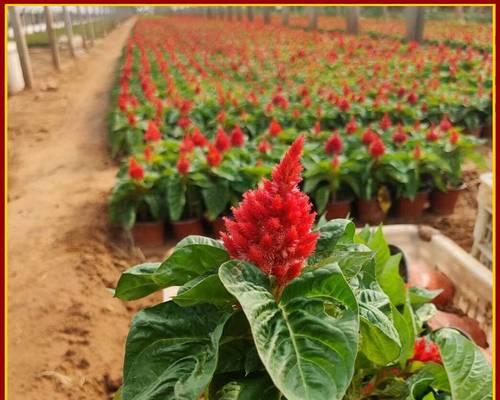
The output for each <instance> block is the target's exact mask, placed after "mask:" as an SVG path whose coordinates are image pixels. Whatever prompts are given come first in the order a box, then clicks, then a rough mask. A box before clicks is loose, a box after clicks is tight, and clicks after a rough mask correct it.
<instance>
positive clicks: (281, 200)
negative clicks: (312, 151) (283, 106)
mask: <svg viewBox="0 0 500 400" xmlns="http://www.w3.org/2000/svg"><path fill="white" fill-rule="evenodd" d="M303 146H304V137H303V136H300V137H299V138H298V139H297V140H296V141H295V142H294V143H293V144H292V146H291V147H290V149H289V150H288V152H287V153H286V154H285V156H284V157H283V159H282V160H281V162H280V163H279V164H278V165H277V166H276V167H275V168H274V170H273V172H272V180H267V179H265V180H264V181H263V184H262V185H261V186H260V187H259V188H258V189H255V190H251V191H248V192H246V193H245V194H244V196H243V200H242V202H241V203H240V205H239V207H237V208H235V209H233V215H234V220H230V219H227V218H226V219H225V224H226V231H227V232H226V233H224V234H222V240H223V241H224V245H225V246H226V249H227V250H228V252H229V254H230V255H231V257H233V258H237V259H241V260H245V261H249V262H251V263H253V264H255V265H256V266H257V267H259V268H260V269H261V270H262V271H263V272H264V273H266V274H268V275H272V276H275V277H276V280H277V283H278V285H279V286H284V285H285V284H286V283H287V282H288V281H290V280H291V279H293V278H295V277H297V276H298V275H299V274H300V271H301V270H302V267H303V265H304V261H305V260H306V259H307V257H309V256H310V255H311V253H312V252H313V251H314V249H315V247H316V241H317V239H318V233H314V232H311V227H312V225H313V222H314V218H315V216H316V214H315V213H314V212H311V207H312V206H311V203H310V201H309V198H308V197H307V196H306V195H305V194H304V193H302V192H301V191H300V190H299V188H298V186H297V185H298V184H299V182H300V181H301V180H302V178H301V176H300V174H301V172H302V165H301V164H300V157H301V154H302V148H303Z"/></svg>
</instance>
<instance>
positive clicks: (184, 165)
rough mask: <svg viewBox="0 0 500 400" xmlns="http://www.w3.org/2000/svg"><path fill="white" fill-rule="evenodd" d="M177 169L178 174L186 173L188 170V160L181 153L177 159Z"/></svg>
mask: <svg viewBox="0 0 500 400" xmlns="http://www.w3.org/2000/svg"><path fill="white" fill-rule="evenodd" d="M177 171H178V172H179V174H180V175H187V174H188V172H189V160H188V159H187V158H186V156H184V154H181V155H180V156H179V159H178V160H177Z"/></svg>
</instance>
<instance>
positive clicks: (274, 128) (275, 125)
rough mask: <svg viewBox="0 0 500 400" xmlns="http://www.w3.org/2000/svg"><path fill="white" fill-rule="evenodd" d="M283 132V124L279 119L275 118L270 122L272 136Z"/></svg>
mask: <svg viewBox="0 0 500 400" xmlns="http://www.w3.org/2000/svg"><path fill="white" fill-rule="evenodd" d="M280 132H281V125H280V123H279V122H278V121H276V120H275V119H273V120H272V121H271V123H270V124H269V134H270V135H271V136H278V135H279V134H280Z"/></svg>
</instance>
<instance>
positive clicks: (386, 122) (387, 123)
mask: <svg viewBox="0 0 500 400" xmlns="http://www.w3.org/2000/svg"><path fill="white" fill-rule="evenodd" d="M391 126H392V121H391V118H390V117H389V114H388V113H384V116H383V117H382V119H381V120H380V128H381V129H382V130H384V131H385V130H387V129H389V128H390V127H391Z"/></svg>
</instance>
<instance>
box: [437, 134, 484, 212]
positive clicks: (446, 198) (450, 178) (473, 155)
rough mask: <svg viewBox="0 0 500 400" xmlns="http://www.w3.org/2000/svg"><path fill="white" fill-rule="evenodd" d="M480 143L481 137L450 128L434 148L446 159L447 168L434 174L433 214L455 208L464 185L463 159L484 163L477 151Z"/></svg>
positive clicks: (450, 210)
mask: <svg viewBox="0 0 500 400" xmlns="http://www.w3.org/2000/svg"><path fill="white" fill-rule="evenodd" d="M480 143H482V140H481V139H478V138H476V137H474V136H471V135H461V134H460V133H459V132H458V130H456V129H451V130H450V132H449V133H448V134H447V137H445V138H443V141H442V142H441V143H440V146H439V148H437V149H436V151H437V154H438V156H439V157H440V158H441V159H442V160H446V163H447V168H446V169H445V170H443V172H442V174H440V175H437V176H434V186H435V188H436V190H434V191H433V192H432V193H431V209H432V211H433V212H434V213H435V214H438V215H449V214H452V213H453V211H454V210H455V206H456V204H457V201H458V198H459V196H460V193H461V192H462V191H463V190H464V189H465V187H466V186H465V183H464V181H463V179H462V165H463V163H464V161H465V160H467V159H471V160H473V161H475V162H476V163H477V164H478V165H480V166H481V165H484V160H483V159H482V157H481V155H480V154H479V153H478V152H477V146H478V145H479V144H480Z"/></svg>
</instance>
